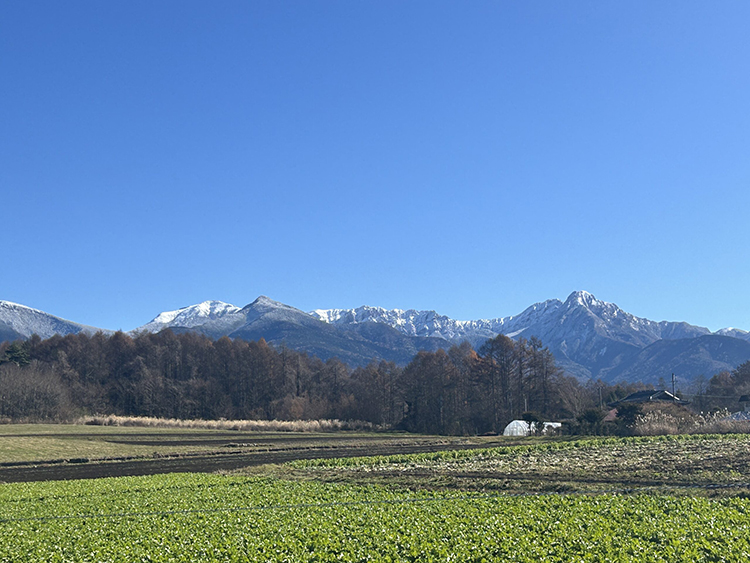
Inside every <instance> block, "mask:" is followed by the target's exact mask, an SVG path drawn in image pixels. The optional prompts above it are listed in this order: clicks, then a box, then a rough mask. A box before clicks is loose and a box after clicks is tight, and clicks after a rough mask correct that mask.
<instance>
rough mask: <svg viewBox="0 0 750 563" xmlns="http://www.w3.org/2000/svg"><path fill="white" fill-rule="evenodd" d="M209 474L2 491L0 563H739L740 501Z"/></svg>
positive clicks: (746, 511)
mask: <svg viewBox="0 0 750 563" xmlns="http://www.w3.org/2000/svg"><path fill="white" fill-rule="evenodd" d="M442 495H443V496H436V494H435V493H428V492H423V493H413V492H411V493H410V492H407V491H398V490H388V489H386V488H379V487H359V486H353V485H348V484H335V483H333V484H332V483H327V484H326V483H319V482H291V481H284V480H276V479H267V478H264V479H261V478H249V477H227V476H219V475H192V474H191V475H167V476H156V477H138V478H121V479H103V480H98V481H71V482H60V483H52V482H50V483H36V484H13V485H0V561H17V562H34V561H45V562H53V561H101V562H104V561H290V562H291V561H420V562H421V561H519V562H521V561H529V562H532V561H533V562H536V561H669V562H675V561H709V560H710V561H747V560H750V500H747V499H741V498H724V499H708V498H690V497H671V496H666V495H636V496H618V495H600V496H557V495H549V496H528V497H502V496H496V497H493V496H474V497H471V496H468V497H458V496H456V495H453V496H451V495H449V494H446V493H443V494H442Z"/></svg>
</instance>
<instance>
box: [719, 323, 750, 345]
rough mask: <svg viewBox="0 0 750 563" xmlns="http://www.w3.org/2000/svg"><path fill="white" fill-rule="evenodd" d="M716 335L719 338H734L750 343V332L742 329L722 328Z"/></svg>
mask: <svg viewBox="0 0 750 563" xmlns="http://www.w3.org/2000/svg"><path fill="white" fill-rule="evenodd" d="M714 334H718V335H719V336H731V337H732V338H739V339H740V340H747V341H748V342H750V332H748V331H746V330H742V329H741V328H731V327H729V328H722V329H721V330H717V331H716V332H715V333H714Z"/></svg>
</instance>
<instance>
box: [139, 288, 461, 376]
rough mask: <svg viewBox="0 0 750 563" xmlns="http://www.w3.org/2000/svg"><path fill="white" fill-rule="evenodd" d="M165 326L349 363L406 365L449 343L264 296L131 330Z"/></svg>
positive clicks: (208, 305) (211, 305) (196, 308)
mask: <svg viewBox="0 0 750 563" xmlns="http://www.w3.org/2000/svg"><path fill="white" fill-rule="evenodd" d="M164 328H170V329H172V330H174V331H176V332H184V331H193V332H200V333H201V334H205V335H207V336H210V337H211V338H220V337H222V336H228V337H229V338H241V339H243V340H259V339H261V338H264V339H265V340H266V341H267V342H268V343H270V344H274V345H277V346H279V345H284V346H287V347H289V348H293V349H295V350H299V351H303V352H307V353H309V354H311V355H314V356H317V357H319V358H321V359H322V360H327V359H329V358H332V357H338V358H339V359H340V360H342V361H344V362H346V363H348V364H350V365H353V366H357V365H364V364H367V363H369V362H370V361H373V360H387V361H393V362H396V363H399V364H405V363H407V362H409V361H410V360H411V359H412V357H414V355H415V354H416V353H417V352H418V351H419V350H430V351H435V350H437V349H439V348H448V347H450V345H451V344H450V342H448V341H447V340H445V339H442V338H424V337H413V336H409V335H405V334H403V333H401V332H399V331H398V330H396V329H394V328H392V327H390V326H387V325H377V326H376V325H368V326H356V327H348V326H347V327H339V326H334V325H330V324H327V323H324V322H322V321H320V320H319V319H317V318H315V317H314V316H312V315H309V314H308V313H305V312H304V311H301V310H299V309H295V308H294V307H290V306H289V305H285V304H283V303H279V302H278V301H273V300H272V299H269V298H268V297H265V296H261V297H259V298H258V299H256V300H255V301H253V302H252V303H250V304H249V305H247V306H245V307H243V308H241V309H240V308H239V307H235V306H234V305H229V304H227V303H222V302H221V301H206V302H204V303H200V304H198V305H193V306H191V307H185V308H184V309H179V310H177V311H168V312H165V313H161V314H160V315H158V316H157V317H156V318H155V319H154V320H153V321H151V322H150V323H148V324H146V325H144V326H142V327H140V328H138V329H136V330H135V331H133V332H139V331H149V332H156V331H159V330H162V329H164Z"/></svg>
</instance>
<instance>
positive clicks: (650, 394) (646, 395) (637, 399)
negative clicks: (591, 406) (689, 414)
mask: <svg viewBox="0 0 750 563" xmlns="http://www.w3.org/2000/svg"><path fill="white" fill-rule="evenodd" d="M626 403H672V404H675V405H687V404H689V403H690V401H683V400H682V399H680V398H679V397H677V396H676V395H672V393H670V392H669V391H666V390H665V389H646V390H644V391H636V392H635V393H631V394H630V395H628V396H627V397H625V398H624V399H620V400H619V401H615V402H613V403H609V404H608V405H609V406H610V407H613V408H614V407H618V406H620V405H623V404H626Z"/></svg>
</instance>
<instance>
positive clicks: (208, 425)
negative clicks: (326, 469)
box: [76, 414, 375, 432]
mask: <svg viewBox="0 0 750 563" xmlns="http://www.w3.org/2000/svg"><path fill="white" fill-rule="evenodd" d="M76 424H86V425H95V426H140V427H146V428H193V429H204V430H239V431H243V432H337V431H339V430H359V431H372V430H374V429H375V428H373V425H372V424H370V423H369V422H363V421H357V420H354V421H351V420H348V421H344V420H199V419H198V420H181V419H176V418H154V417H147V416H116V415H112V414H110V415H94V416H84V417H81V418H79V419H78V420H77V421H76Z"/></svg>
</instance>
